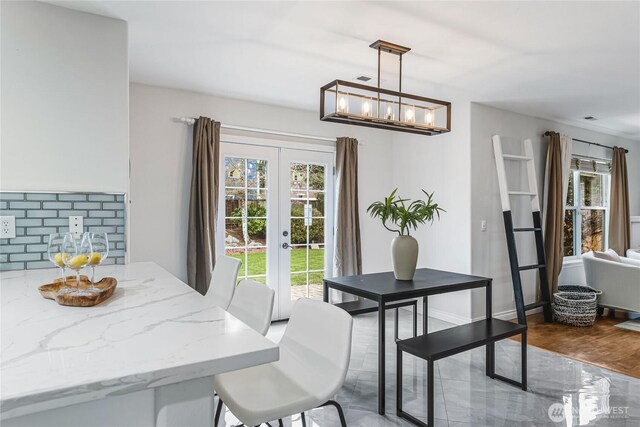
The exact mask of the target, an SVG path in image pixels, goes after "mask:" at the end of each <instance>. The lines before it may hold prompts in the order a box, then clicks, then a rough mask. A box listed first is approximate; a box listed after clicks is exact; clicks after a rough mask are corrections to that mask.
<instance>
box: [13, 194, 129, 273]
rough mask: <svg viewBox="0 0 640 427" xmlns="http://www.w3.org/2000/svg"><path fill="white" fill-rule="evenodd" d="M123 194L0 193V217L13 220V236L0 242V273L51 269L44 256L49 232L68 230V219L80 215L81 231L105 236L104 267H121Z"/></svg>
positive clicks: (123, 247) (123, 229) (123, 256)
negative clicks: (106, 237) (82, 228)
mask: <svg viewBox="0 0 640 427" xmlns="http://www.w3.org/2000/svg"><path fill="white" fill-rule="evenodd" d="M125 209H126V206H125V196H124V194H95V193H14V192H0V215H3V216H4V215H10V216H15V217H16V237H15V238H14V239H0V271H8V270H25V269H26V270H32V269H36V268H53V267H54V265H53V264H52V263H51V262H50V261H49V259H48V256H47V243H48V241H49V234H50V233H64V232H67V231H69V217H70V216H74V215H80V216H82V217H83V219H84V231H95V232H106V233H108V235H109V257H108V258H107V259H106V260H105V262H104V263H105V264H124V260H125V251H126V240H127V239H126V230H127V224H126V220H125V218H126V215H125Z"/></svg>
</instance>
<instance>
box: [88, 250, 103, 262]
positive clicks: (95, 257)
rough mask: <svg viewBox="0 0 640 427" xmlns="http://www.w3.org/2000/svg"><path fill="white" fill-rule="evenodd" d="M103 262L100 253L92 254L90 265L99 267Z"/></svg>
mask: <svg viewBox="0 0 640 427" xmlns="http://www.w3.org/2000/svg"><path fill="white" fill-rule="evenodd" d="M100 261H102V255H100V254H99V253H98V252H91V256H90V257H89V265H98V264H100Z"/></svg>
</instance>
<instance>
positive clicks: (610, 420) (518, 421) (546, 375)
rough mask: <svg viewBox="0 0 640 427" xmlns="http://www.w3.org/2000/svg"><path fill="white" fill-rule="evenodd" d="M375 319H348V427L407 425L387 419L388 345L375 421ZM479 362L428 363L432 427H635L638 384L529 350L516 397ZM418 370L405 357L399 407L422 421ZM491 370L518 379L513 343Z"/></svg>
mask: <svg viewBox="0 0 640 427" xmlns="http://www.w3.org/2000/svg"><path fill="white" fill-rule="evenodd" d="M376 316H377V314H368V315H361V316H356V317H354V329H353V347H352V355H351V364H350V367H349V372H348V374H347V378H346V381H345V384H344V387H343V388H342V390H340V392H339V393H338V395H337V396H336V400H337V401H338V402H339V403H340V404H341V405H342V407H343V408H344V411H345V415H346V418H347V424H348V426H349V427H382V426H411V425H412V424H410V423H408V422H406V421H405V420H401V419H399V418H397V417H396V416H395V412H396V411H395V409H396V408H395V375H396V369H395V362H396V357H395V343H394V342H393V340H392V339H391V340H388V341H387V343H386V344H387V345H386V356H387V358H386V365H387V366H386V368H387V373H386V384H387V400H386V414H385V415H384V416H380V415H378V411H377V360H378V359H377V348H378V345H377V337H378V335H377V317H376ZM429 320H430V323H429V330H430V331H433V330H439V329H445V328H447V327H450V326H452V325H451V324H449V323H446V322H443V321H440V320H438V319H429ZM419 324H421V319H419ZM386 325H387V328H388V331H387V337H393V329H392V328H393V313H392V311H391V310H390V311H388V312H387V323H386ZM285 327H286V324H285V323H282V322H280V323H274V324H273V325H272V327H271V330H270V331H269V334H268V337H269V338H270V339H273V340H274V341H278V340H279V339H280V337H281V336H282V334H283V332H284V329H285ZM410 333H411V313H410V311H406V310H401V316H400V336H401V337H408V336H409V335H410ZM638 339H640V337H639V338H638ZM586 345H597V344H596V343H592V344H589V343H587V344H586ZM484 358H485V353H484V348H478V349H474V350H471V351H468V352H466V353H461V354H458V355H456V356H452V357H449V358H447V359H443V360H440V361H438V362H436V364H435V366H436V369H437V372H436V377H435V393H436V396H435V425H436V426H449V427H483V426H505V427H507V426H509V427H511V426H566V427H572V426H628V427H631V426H634V427H637V426H640V379H636V378H631V377H627V376H624V375H621V374H618V373H615V372H611V371H607V370H605V369H601V368H598V367H596V366H592V365H588V364H585V363H581V362H577V361H574V360H572V359H568V358H565V357H562V356H559V355H557V354H554V353H550V352H547V351H544V350H539V349H537V348H535V347H531V346H530V347H529V350H528V362H529V378H528V380H529V391H528V392H524V391H522V390H520V389H518V388H516V387H513V386H510V385H508V384H505V383H503V382H500V381H496V380H491V379H489V378H487V377H486V376H485V375H484V369H485V365H484ZM425 369H426V363H425V362H423V361H422V360H418V359H415V358H414V357H412V356H410V355H406V354H405V361H404V366H403V370H404V382H403V389H404V392H403V395H404V403H403V405H404V409H405V410H406V411H408V412H410V413H412V414H413V415H415V416H417V417H418V418H420V419H422V420H423V421H425V419H426V414H425V408H426V400H425V391H426V375H425ZM496 372H497V373H498V374H501V375H504V376H508V377H510V378H516V379H518V378H519V372H520V348H519V343H516V342H514V341H510V340H505V341H502V342H499V343H498V344H497V345H496ZM552 404H560V405H561V406H562V407H563V408H564V413H565V414H566V416H565V418H564V420H561V421H559V422H553V421H552V420H551V419H550V417H549V415H548V411H549V407H550V406H551V405H552ZM225 421H226V425H227V426H231V425H236V424H238V422H237V420H236V419H235V418H234V417H233V415H232V414H231V413H230V412H228V411H227V412H226V414H225ZM220 425H221V426H222V425H224V424H223V423H222V422H221V423H220ZM273 425H274V426H277V425H278V423H277V422H276V423H275V424H273ZM284 425H285V426H296V427H297V426H301V425H302V423H301V420H300V416H299V415H296V416H294V417H292V418H288V419H285V420H284ZM307 425H308V426H322V427H325V426H339V425H340V423H339V420H338V417H337V414H336V412H335V409H333V408H332V407H327V408H321V409H315V410H313V411H310V412H309V413H308V415H307Z"/></svg>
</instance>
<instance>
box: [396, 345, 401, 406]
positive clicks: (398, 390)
mask: <svg viewBox="0 0 640 427" xmlns="http://www.w3.org/2000/svg"><path fill="white" fill-rule="evenodd" d="M396 363H397V368H396V415H397V416H400V414H401V413H402V350H400V348H399V347H396Z"/></svg>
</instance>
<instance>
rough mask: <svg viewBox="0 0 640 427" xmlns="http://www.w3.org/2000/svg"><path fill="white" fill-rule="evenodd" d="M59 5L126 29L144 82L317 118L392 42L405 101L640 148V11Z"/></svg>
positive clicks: (554, 5)
mask: <svg viewBox="0 0 640 427" xmlns="http://www.w3.org/2000/svg"><path fill="white" fill-rule="evenodd" d="M52 3H55V4H58V5H61V6H65V7H69V8H73V9H78V10H83V11H87V12H91V13H96V14H100V15H105V16H110V17H114V18H119V19H123V20H125V21H127V22H128V23H129V48H130V75H131V80H132V81H134V82H142V83H147V84H153V85H160V86H168V87H175V88H181V89H187V90H193V91H197V92H204V93H210V94H217V95H223V96H229V97H235V98H241V99H248V100H253V101H258V102H265V103H270V104H277V105H284V106H290V107H296V108H304V109H313V110H317V108H318V104H319V88H320V86H322V85H323V84H325V83H328V82H329V81H331V80H334V79H336V78H340V79H346V80H351V79H353V78H354V77H356V76H358V75H361V74H366V75H369V76H375V74H376V52H375V51H374V50H372V49H369V48H368V45H369V44H370V43H371V42H373V41H375V40H377V39H384V40H388V41H391V42H394V43H398V44H401V45H405V46H410V47H411V48H412V50H411V52H409V53H408V54H406V55H405V56H404V62H403V72H404V80H403V90H404V91H406V92H411V93H415V94H417V95H424V96H433V97H436V98H437V97H440V98H445V99H447V96H448V97H449V98H451V97H456V96H458V97H460V96H461V95H460V94H464V95H462V96H463V97H464V98H466V99H470V100H472V101H476V102H483V103H487V104H490V105H493V106H496V107H499V108H504V109H508V110H512V111H516V112H520V113H524V114H530V115H534V116H537V117H543V118H550V119H554V120H558V121H562V122H567V123H570V124H574V125H577V126H581V127H585V128H591V129H594V130H598V131H601V132H605V133H611V134H617V135H620V136H625V137H628V138H633V139H640V2H636V1H629V2H587V1H585V2H569V1H565V2H544V3H542V2H504V1H503V2H471V1H469V2H391V1H388V2H367V3H365V2H346V1H345V2H237V1H236V2H144V1H123V2H119V1H95V2H93V1H82V2H77V1H74V2H61V1H56V2H52ZM372 83H373V82H372ZM584 116H596V117H598V118H599V120H598V121H597V122H585V121H584V120H582V119H581V118H582V117H584Z"/></svg>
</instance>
